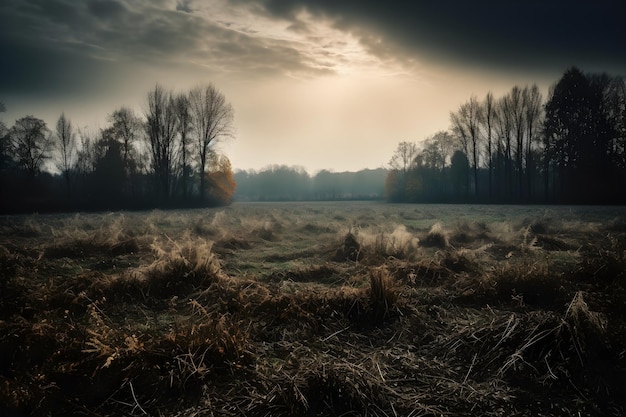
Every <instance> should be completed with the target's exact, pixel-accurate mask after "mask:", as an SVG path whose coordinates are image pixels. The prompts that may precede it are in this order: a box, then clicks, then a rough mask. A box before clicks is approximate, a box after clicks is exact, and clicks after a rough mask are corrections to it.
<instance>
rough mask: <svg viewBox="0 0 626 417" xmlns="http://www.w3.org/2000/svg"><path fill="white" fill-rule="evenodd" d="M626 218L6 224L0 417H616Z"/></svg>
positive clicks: (501, 214) (33, 218)
mask: <svg viewBox="0 0 626 417" xmlns="http://www.w3.org/2000/svg"><path fill="white" fill-rule="evenodd" d="M625 250H626V213H625V212H624V209H623V208H622V207H601V206H497V205H489V206H485V205H408V204H403V205H392V204H385V203H376V202H360V203H359V202H344V203H321V202H318V203H312V202H306V203H235V204H232V205H231V206H229V207H225V208H217V209H195V210H184V211H183V210H171V211H158V210H157V211H147V212H118V213H93V214H82V213H81V214H59V215H23V216H4V217H2V218H0V261H1V262H0V265H1V268H2V274H1V275H2V279H1V280H0V285H1V294H2V297H0V353H1V355H0V382H1V383H0V404H1V405H0V414H2V415H68V414H76V413H85V412H88V413H90V414H97V415H101V416H108V415H111V416H112V415H120V414H124V415H139V414H148V415H168V416H187V415H225V416H229V415H232V416H235V415H237V416H241V415H249V416H261V415H272V416H273V415H277V416H311V415H319V416H328V415H335V416H339V415H373V416H385V415H394V414H395V415H407V416H408V415H411V416H417V415H449V416H453V415H454V416H456V415H467V416H499V415H502V414H503V413H504V412H506V414H507V415H510V416H526V415H553V416H555V415H556V416H571V415H589V416H596V415H597V416H601V415H602V416H606V415H615V416H618V415H622V414H623V413H624V412H625V411H626V403H624V398H626V397H625V396H624V394H625V393H624V385H623V384H622V381H623V380H624V378H625V377H626V363H625V362H624V355H623V351H624V349H626V345H625V344H624V343H625V342H624V341H625V340H626V337H625V336H626V335H625V334H624V329H626V323H625V322H624V317H626V316H625V315H624V313H625V311H624V300H625V299H626V298H625V297H626V292H625V288H626V287H625V284H624V282H625V281H624V279H626V277H625V276H624V273H625V271H626V257H625V254H626V252H625Z"/></svg>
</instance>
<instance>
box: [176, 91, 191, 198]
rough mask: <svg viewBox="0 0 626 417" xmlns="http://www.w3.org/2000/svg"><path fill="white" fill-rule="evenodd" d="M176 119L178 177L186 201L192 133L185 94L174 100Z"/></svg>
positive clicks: (189, 109)
mask: <svg viewBox="0 0 626 417" xmlns="http://www.w3.org/2000/svg"><path fill="white" fill-rule="evenodd" d="M174 105H175V107H176V109H175V111H176V117H177V118H178V151H177V154H178V164H177V165H178V171H179V172H178V175H179V176H180V179H181V188H182V194H183V200H186V199H187V190H188V188H189V186H188V184H187V179H188V178H189V176H190V175H191V158H190V154H191V153H192V149H190V147H191V145H192V143H191V133H192V130H191V129H192V117H191V103H190V101H189V96H188V95H187V94H179V95H177V96H176V98H175V99H174Z"/></svg>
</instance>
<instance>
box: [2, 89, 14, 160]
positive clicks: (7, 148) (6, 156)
mask: <svg viewBox="0 0 626 417" xmlns="http://www.w3.org/2000/svg"><path fill="white" fill-rule="evenodd" d="M6 110H7V109H6V107H5V105H4V103H2V102H1V101H0V113H3V112H5V111H6ZM10 140H11V137H10V135H9V129H8V128H7V127H6V125H5V124H4V122H3V121H2V120H0V172H2V171H4V170H5V169H7V167H8V166H9V163H10V161H11V160H12V155H11V142H10Z"/></svg>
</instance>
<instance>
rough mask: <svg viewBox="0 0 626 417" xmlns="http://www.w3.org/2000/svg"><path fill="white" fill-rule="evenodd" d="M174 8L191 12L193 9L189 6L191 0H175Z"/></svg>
mask: <svg viewBox="0 0 626 417" xmlns="http://www.w3.org/2000/svg"><path fill="white" fill-rule="evenodd" d="M176 10H177V11H179V12H184V13H193V9H192V8H191V0H177V1H176Z"/></svg>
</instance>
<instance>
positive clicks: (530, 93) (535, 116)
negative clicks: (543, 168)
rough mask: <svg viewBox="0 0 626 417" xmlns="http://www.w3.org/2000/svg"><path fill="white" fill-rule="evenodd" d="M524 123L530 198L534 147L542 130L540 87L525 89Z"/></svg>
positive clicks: (529, 193) (527, 183)
mask: <svg viewBox="0 0 626 417" xmlns="http://www.w3.org/2000/svg"><path fill="white" fill-rule="evenodd" d="M523 94H524V104H525V106H524V121H525V123H526V136H527V137H526V149H525V151H524V153H525V160H526V187H527V190H526V191H527V193H528V197H529V198H530V197H531V196H532V180H533V175H532V171H533V169H534V161H533V147H534V146H535V141H536V140H537V138H538V136H539V129H540V128H541V123H542V119H541V112H542V102H543V97H542V96H541V92H540V91H539V87H537V85H536V84H533V86H532V87H530V88H528V87H526V88H524V91H523Z"/></svg>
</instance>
